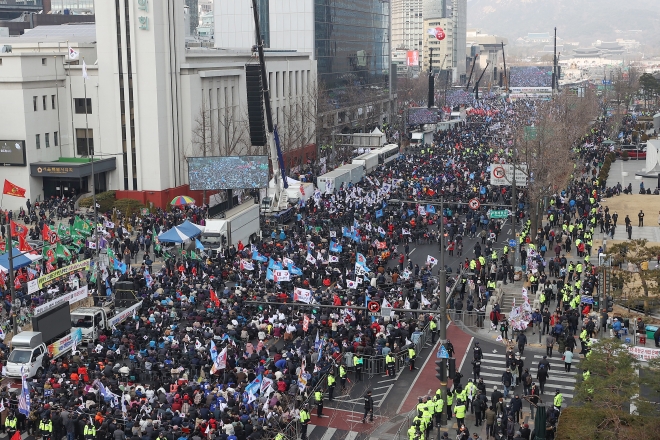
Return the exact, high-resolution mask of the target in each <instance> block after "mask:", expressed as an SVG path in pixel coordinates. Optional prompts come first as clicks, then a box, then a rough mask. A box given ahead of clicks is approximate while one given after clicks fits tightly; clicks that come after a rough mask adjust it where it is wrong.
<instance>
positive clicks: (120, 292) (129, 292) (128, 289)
mask: <svg viewBox="0 0 660 440" xmlns="http://www.w3.org/2000/svg"><path fill="white" fill-rule="evenodd" d="M135 303H137V297H136V296H135V285H134V284H133V282H132V281H117V283H115V307H118V308H125V307H130V306H132V305H133V304H135Z"/></svg>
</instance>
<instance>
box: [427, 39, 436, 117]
mask: <svg viewBox="0 0 660 440" xmlns="http://www.w3.org/2000/svg"><path fill="white" fill-rule="evenodd" d="M434 89H435V78H434V77H433V48H432V47H429V95H428V108H431V107H433V104H434V102H433V101H434V96H433V94H434Z"/></svg>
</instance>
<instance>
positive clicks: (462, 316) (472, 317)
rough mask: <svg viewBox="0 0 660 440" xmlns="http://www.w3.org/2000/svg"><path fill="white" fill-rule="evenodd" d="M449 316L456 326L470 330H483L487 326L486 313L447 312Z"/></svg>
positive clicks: (452, 310)
mask: <svg viewBox="0 0 660 440" xmlns="http://www.w3.org/2000/svg"><path fill="white" fill-rule="evenodd" d="M447 313H448V314H449V319H451V321H452V322H453V323H454V324H456V325H461V326H464V327H468V328H471V329H478V328H485V327H484V326H486V325H489V324H488V323H487V322H486V312H478V311H476V310H471V311H469V312H468V311H467V310H455V309H449V310H447Z"/></svg>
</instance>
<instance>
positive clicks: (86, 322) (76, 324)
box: [71, 301, 142, 342]
mask: <svg viewBox="0 0 660 440" xmlns="http://www.w3.org/2000/svg"><path fill="white" fill-rule="evenodd" d="M140 308H142V301H140V302H138V303H136V304H133V305H132V306H130V307H127V308H123V309H113V308H112V307H111V306H105V307H79V308H77V309H76V310H74V311H73V312H71V327H73V328H75V329H80V331H81V334H82V340H83V341H84V342H93V341H95V340H96V339H98V337H99V336H100V335H101V333H102V332H103V331H105V330H108V329H111V328H113V327H116V326H117V325H118V324H121V323H122V322H124V321H126V320H127V319H128V318H129V317H131V316H133V315H134V314H135V313H137V311H138V310H140Z"/></svg>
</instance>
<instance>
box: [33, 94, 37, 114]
mask: <svg viewBox="0 0 660 440" xmlns="http://www.w3.org/2000/svg"><path fill="white" fill-rule="evenodd" d="M32 107H33V108H34V111H35V112H36V111H37V97H36V96H33V97H32Z"/></svg>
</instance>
